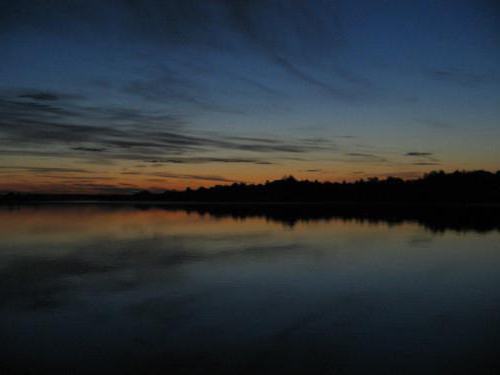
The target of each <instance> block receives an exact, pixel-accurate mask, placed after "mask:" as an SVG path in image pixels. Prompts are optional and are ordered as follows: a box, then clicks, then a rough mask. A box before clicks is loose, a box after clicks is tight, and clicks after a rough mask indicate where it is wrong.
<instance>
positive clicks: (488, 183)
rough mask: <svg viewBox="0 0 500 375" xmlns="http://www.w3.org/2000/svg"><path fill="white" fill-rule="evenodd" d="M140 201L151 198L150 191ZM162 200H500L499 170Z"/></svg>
mask: <svg viewBox="0 0 500 375" xmlns="http://www.w3.org/2000/svg"><path fill="white" fill-rule="evenodd" d="M136 196H137V197H143V198H147V197H148V196H151V194H150V193H148V192H141V193H138V194H137V195H136ZM161 199H162V200H167V201H185V202H192V201H198V202H405V203H409V202H429V203H431V202H434V203H435V202H456V203H459V202H460V203H479V202H483V203H493V202H500V171H498V172H496V173H491V172H486V171H472V172H465V171H456V172H453V173H445V172H443V171H434V172H430V173H428V174H425V175H424V176H423V177H422V178H419V179H415V180H403V179H401V178H395V177H388V178H386V179H378V178H369V179H367V180H363V179H362V180H358V181H355V182H319V181H309V180H297V179H295V178H294V177H293V176H289V177H285V178H283V179H280V180H275V181H268V182H266V183H264V184H244V183H234V184H232V185H218V186H214V187H210V188H204V187H201V188H199V189H195V190H192V189H186V190H184V191H166V192H164V193H163V194H162V195H161Z"/></svg>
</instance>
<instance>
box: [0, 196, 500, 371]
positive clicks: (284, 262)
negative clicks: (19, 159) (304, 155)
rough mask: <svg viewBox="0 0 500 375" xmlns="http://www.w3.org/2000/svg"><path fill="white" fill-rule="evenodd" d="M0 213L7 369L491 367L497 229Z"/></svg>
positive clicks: (80, 211) (62, 210) (0, 333)
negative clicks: (475, 230) (434, 230)
mask: <svg viewBox="0 0 500 375" xmlns="http://www.w3.org/2000/svg"><path fill="white" fill-rule="evenodd" d="M0 221H1V222H2V228H1V229H0V279H1V280H2V282H1V283H0V297H1V298H0V322H1V323H0V324H1V330H0V338H1V341H2V342H4V343H8V345H7V346H6V347H5V348H4V350H3V351H2V352H1V354H0V359H1V360H0V363H3V365H2V366H4V367H6V370H12V371H14V372H15V371H17V370H22V371H25V370H28V371H29V370H31V371H32V372H34V373H37V372H36V371H34V370H40V371H61V372H67V371H68V369H73V370H74V369H75V367H77V370H78V369H80V370H81V372H86V373H88V372H89V371H90V370H92V372H96V371H97V369H99V371H109V372H116V373H126V372H127V371H130V372H131V373H134V372H137V371H143V370H144V369H155V371H157V372H158V373H162V372H164V371H165V369H170V370H171V371H173V370H172V369H176V370H179V372H181V370H183V371H186V372H187V373H192V372H193V373H198V372H196V371H198V370H199V371H201V370H202V369H207V368H215V369H217V370H218V371H219V372H221V371H228V372H233V371H234V372H239V373H241V371H242V369H246V370H248V371H249V372H257V373H258V372H260V373H265V372H266V371H270V372H273V371H274V372H276V371H278V370H282V371H287V370H296V371H298V372H304V373H307V372H314V371H313V370H317V372H318V373H325V371H334V370H335V371H337V370H338V371H344V373H357V372H363V371H368V369H373V368H379V369H380V371H381V373H393V372H395V373H402V372H403V373H413V372H414V373H422V372H429V371H436V372H438V371H443V370H446V369H450V368H453V369H454V370H456V371H455V373H456V372H461V371H463V372H464V373H472V372H474V373H478V372H479V373H480V372H484V373H488V371H489V370H491V369H494V368H496V369H498V368H500V367H498V365H499V364H498V360H497V359H496V354H497V353H498V352H499V350H500V341H499V339H500V333H499V330H498V329H499V328H500V318H499V317H500V298H499V297H498V296H499V295H500V293H499V289H500V287H499V285H500V275H499V274H498V269H499V266H500V253H499V250H500V245H499V244H500V241H499V240H500V234H499V233H498V232H489V233H481V234H479V233H463V232H454V231H447V232H444V233H440V234H434V233H432V232H430V231H429V230H426V229H425V228H424V227H422V226H418V225H416V224H411V223H406V224H402V225H396V226H388V225H384V224H382V223H379V224H368V223H364V224H362V223H355V222H343V221H341V220H331V221H318V222H308V223H298V224H297V225H295V226H294V227H293V228H290V227H287V226H285V225H281V224H279V223H275V222H269V221H265V220H264V219H259V218H250V219H247V220H233V219H230V218H219V219H214V218H211V217H210V216H208V215H206V216H203V217H202V216H199V215H197V214H187V213H184V212H182V211H175V212H172V211H166V210H159V209H150V210H136V209H125V208H118V207H116V208H109V207H108V208H106V209H103V208H97V207H91V206H85V207H79V208H77V209H76V208H74V207H73V208H72V207H53V208H22V209H18V210H6V209H2V210H1V211H0ZM77 370H74V371H76V372H78V371H77ZM482 370H484V371H482ZM155 371H153V372H152V373H156V372H155ZM234 372H233V373H234Z"/></svg>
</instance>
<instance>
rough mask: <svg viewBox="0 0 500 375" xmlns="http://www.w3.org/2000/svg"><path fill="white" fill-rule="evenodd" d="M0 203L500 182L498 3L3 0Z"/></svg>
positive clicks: (425, 0) (423, 0)
mask: <svg viewBox="0 0 500 375" xmlns="http://www.w3.org/2000/svg"><path fill="white" fill-rule="evenodd" d="M1 3H2V4H1V6H2V12H1V14H0V50H1V51H2V54H1V56H2V62H1V64H0V175H2V182H1V184H0V190H11V189H17V190H43V191H46V190H64V191H70V190H71V191H84V190H85V191H89V190H91V191H117V190H119V191H121V190H124V189H125V190H127V189H134V188H151V189H161V188H169V187H183V186H198V185H210V184H214V183H221V182H222V183H224V182H231V181H233V180H237V181H260V180H265V179H271V178H277V177H281V176H282V175H284V174H290V173H291V174H295V175H297V176H299V177H304V178H305V177H307V178H313V179H316V178H317V179H332V180H339V179H356V178H361V177H368V176H386V175H399V176H402V177H414V176H416V175H420V174H421V173H423V172H425V171H429V170H431V169H445V170H452V169H456V168H460V169H462V168H465V169H475V168H485V169H498V167H499V163H500V124H499V120H500V68H499V67H500V48H499V47H500V4H499V3H498V2H497V1H493V0H491V1H487V0H484V1H474V0H469V1H460V0H454V1H451V0H450V1H438V0H434V1H431V0H421V1H396V0H388V1H376V0H371V1H361V0H360V1H333V0H332V1H326V0H323V1H321V0H320V1H298V0H297V1H294V0H289V1H264V0H262V1H260V0H232V1H231V0H227V1H215V0H214V1H193V0H183V1H151V0H145V1H139V0H123V1H118V0H114V1H104V0H103V1H78V0H71V1H56V0H51V1H34V0H33V1H25V0H18V1H2V2H1Z"/></svg>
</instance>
